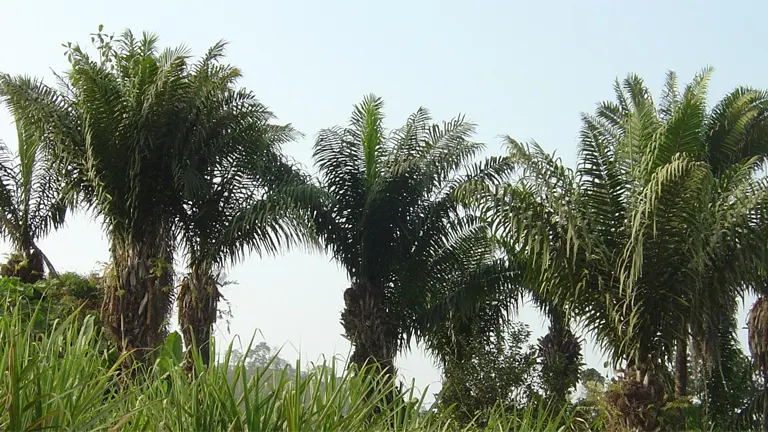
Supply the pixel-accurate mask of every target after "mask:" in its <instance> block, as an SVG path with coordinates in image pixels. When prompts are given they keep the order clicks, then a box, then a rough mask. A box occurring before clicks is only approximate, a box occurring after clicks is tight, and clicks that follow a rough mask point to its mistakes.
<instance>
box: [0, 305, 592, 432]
mask: <svg viewBox="0 0 768 432" xmlns="http://www.w3.org/2000/svg"><path fill="white" fill-rule="evenodd" d="M13 309H15V310H14V311H11V312H8V310H9V309H8V308H6V313H4V314H3V315H2V316H0V371H2V374H0V430H11V431H30V430H41V429H55V430H72V431H82V430H89V431H90V430H107V431H121V430H126V431H192V430H208V431H339V430H343V431H415V432H419V431H435V432H437V431H474V430H478V429H479V427H478V426H477V425H461V426H460V425H457V424H456V423H454V422H453V421H452V420H451V417H450V410H448V411H447V412H441V413H440V414H437V413H434V412H431V411H428V410H426V409H425V407H424V404H423V395H418V394H416V393H415V392H414V391H413V390H410V391H408V392H406V395H405V397H403V398H395V400H393V401H390V400H391V399H392V398H388V397H387V395H388V394H389V393H388V392H389V391H391V390H392V389H391V388H388V387H382V386H377V385H375V383H376V382H377V381H376V380H375V379H373V378H372V377H371V376H370V375H369V374H353V373H350V372H347V371H344V368H343V364H341V363H340V362H339V361H337V360H331V361H329V362H327V363H325V364H323V365H321V366H320V367H315V368H312V369H309V370H302V369H301V367H300V364H299V363H297V365H296V367H295V368H286V369H283V370H279V371H276V370H275V369H270V368H263V369H259V370H257V371H256V372H255V373H253V372H251V373H249V372H248V369H247V368H246V366H245V364H244V361H245V360H244V359H245V357H246V356H242V357H239V358H238V360H235V359H234V358H233V357H232V356H231V355H230V354H231V352H232V351H231V347H230V349H228V350H227V351H226V352H225V353H224V355H223V359H222V360H221V361H220V362H218V363H216V364H215V365H214V366H212V367H210V368H209V369H208V370H203V369H202V367H200V369H199V371H198V373H197V375H196V377H195V378H194V379H190V378H189V377H188V376H187V375H186V374H185V373H184V372H183V370H182V368H181V367H180V366H179V365H180V359H179V358H178V357H179V355H178V353H177V352H174V349H173V344H170V345H167V346H165V347H161V350H162V351H161V352H160V353H159V355H158V360H157V362H156V363H155V364H154V365H152V366H151V367H149V368H147V369H146V370H144V371H143V372H142V373H140V374H134V375H136V376H138V378H134V379H130V380H128V379H126V378H125V374H124V373H123V372H121V369H120V367H119V365H120V364H121V361H122V360H123V359H121V358H118V357H117V356H116V355H115V353H114V352H110V351H107V350H106V349H105V348H104V343H103V339H102V338H101V335H100V329H99V327H98V326H97V325H96V324H95V323H94V320H93V319H92V318H86V319H85V320H82V319H78V315H77V314H73V315H72V316H71V317H69V318H66V319H63V320H60V321H55V322H53V323H51V324H50V325H49V326H48V329H47V330H46V331H44V332H42V333H41V332H39V331H37V332H36V331H35V330H34V326H33V325H30V324H28V323H29V322H30V320H28V319H27V318H22V314H20V313H18V310H19V309H21V308H13ZM33 321H34V320H33ZM177 348H178V347H177ZM374 378H375V377H374ZM388 401H390V402H388ZM483 426H484V427H483V428H482V429H483V430H489V431H555V430H574V429H584V428H583V427H580V426H581V424H580V423H579V421H578V419H575V418H569V417H567V416H565V415H564V414H562V413H561V414H555V415H552V414H551V413H549V412H547V411H546V410H544V409H538V408H530V409H527V410H524V411H520V412H513V413H503V412H501V411H499V412H498V413H493V414H492V415H491V416H490V420H489V421H488V422H487V424H486V425H483Z"/></svg>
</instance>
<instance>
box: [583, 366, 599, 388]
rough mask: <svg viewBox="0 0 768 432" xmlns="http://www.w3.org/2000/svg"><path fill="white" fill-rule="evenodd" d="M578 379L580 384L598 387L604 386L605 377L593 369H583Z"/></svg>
mask: <svg viewBox="0 0 768 432" xmlns="http://www.w3.org/2000/svg"><path fill="white" fill-rule="evenodd" d="M579 379H580V380H581V382H582V383H588V382H594V383H598V384H600V385H603V384H605V377H604V376H603V374H601V373H600V372H599V371H598V370H597V369H595V368H587V369H584V370H583V371H582V372H581V376H580V377H579Z"/></svg>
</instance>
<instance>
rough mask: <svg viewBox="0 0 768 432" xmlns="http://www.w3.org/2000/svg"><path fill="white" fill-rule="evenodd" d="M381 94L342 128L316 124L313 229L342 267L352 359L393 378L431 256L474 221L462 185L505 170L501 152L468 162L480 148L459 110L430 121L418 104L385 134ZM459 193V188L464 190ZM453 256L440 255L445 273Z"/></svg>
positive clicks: (365, 101) (357, 110) (344, 316)
mask: <svg viewBox="0 0 768 432" xmlns="http://www.w3.org/2000/svg"><path fill="white" fill-rule="evenodd" d="M383 122H384V115H383V102H382V100H381V99H379V98H377V97H375V96H372V95H371V96H367V97H365V98H364V99H363V101H362V103H360V104H358V105H356V106H355V109H354V112H353V114H352V119H351V121H350V124H349V126H348V127H347V128H339V127H336V128H331V129H325V130H323V131H321V132H320V133H319V135H318V138H317V141H316V143H315V146H314V160H315V163H316V166H317V168H318V170H319V175H320V180H321V185H322V187H323V188H324V189H325V191H326V192H327V195H328V200H329V204H328V207H327V209H326V210H325V211H324V212H323V213H322V214H320V215H319V216H318V217H317V231H318V234H319V235H320V238H321V239H322V241H323V243H324V244H325V246H326V248H327V249H329V250H330V251H331V252H332V254H333V257H334V259H335V260H336V261H337V262H339V263H340V264H341V265H342V266H343V267H344V269H345V270H346V271H347V275H348V277H349V279H350V282H351V287H350V288H348V289H347V290H346V291H345V292H344V303H345V308H344V311H343V313H342V316H341V323H342V325H343V327H344V331H345V335H346V337H347V338H348V339H349V340H350V341H351V342H352V344H353V346H354V352H353V354H352V357H351V359H350V363H351V364H354V365H356V366H358V367H360V366H363V365H364V364H365V363H366V362H368V361H371V360H372V361H373V362H374V363H375V364H376V365H377V367H379V368H380V369H381V370H383V371H385V372H384V373H386V374H388V375H389V376H394V374H395V370H394V364H393V363H394V359H395V356H396V354H397V352H398V351H399V349H400V348H402V347H403V346H404V344H405V343H406V342H407V340H408V338H409V335H410V334H412V333H413V324H412V323H413V322H414V320H415V319H416V318H414V317H415V315H414V311H415V310H416V309H418V307H419V305H421V304H422V302H423V299H424V295H425V294H424V293H425V290H426V288H427V287H429V286H430V284H429V283H426V281H425V279H426V278H427V275H428V274H429V272H427V271H425V270H424V269H426V268H428V267H429V263H430V262H431V258H432V257H434V256H435V255H436V254H437V250H439V248H440V247H441V245H444V244H445V242H446V239H449V238H451V237H452V236H455V234H456V233H460V232H461V231H462V230H463V229H465V227H466V226H468V225H471V224H472V223H473V219H472V218H471V217H468V216H466V215H464V214H461V212H460V208H461V206H460V204H459V200H458V196H459V195H460V194H459V192H460V191H461V190H462V188H467V187H469V186H471V185H474V184H475V183H478V182H479V180H484V179H486V178H498V177H499V176H500V175H503V173H504V172H505V171H506V169H507V168H506V167H505V166H504V164H503V163H501V161H500V160H497V159H493V160H489V161H488V162H486V164H485V165H483V166H477V167H474V168H473V169H470V170H468V171H467V172H466V173H465V174H463V173H461V171H462V170H464V169H466V168H468V164H469V162H470V161H471V160H472V158H473V157H474V156H475V155H477V154H478V152H479V151H481V149H482V148H483V146H482V145H481V144H478V143H474V142H472V141H470V139H469V138H470V137H471V135H472V133H473V132H474V125H473V124H471V123H468V122H466V121H465V120H464V118H463V117H458V118H456V119H453V120H451V121H449V122H445V123H444V124H443V125H442V127H441V126H439V125H433V124H431V118H430V117H429V114H428V112H427V111H426V110H425V109H419V110H418V111H417V112H416V113H414V114H413V115H411V116H410V117H409V118H408V120H407V122H406V124H405V126H403V127H401V128H399V129H396V130H394V131H392V132H391V133H387V131H386V130H385V128H384V125H383ZM465 192H466V191H465ZM460 264H461V261H460V260H446V261H445V262H443V263H442V264H441V265H442V269H443V271H444V272H445V273H451V271H452V269H455V268H456V266H458V265H460Z"/></svg>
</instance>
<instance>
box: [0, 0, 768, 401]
mask: <svg viewBox="0 0 768 432" xmlns="http://www.w3.org/2000/svg"><path fill="white" fill-rule="evenodd" d="M766 13H768V3H765V2H759V1H731V2H725V1H675V0H666V1H656V0H653V1H642V2H640V1H636V2H629V1H618V0H617V1H596V0H582V1H578V2H577V1H541V2H533V1H530V2H521V1H490V0H480V1H477V2H474V3H472V2H459V1H454V0H449V1H442V2H440V1H416V0H412V1H401V0H391V1H387V2H376V3H374V2H365V1H357V2H353V1H332V0H326V1H322V2H320V1H318V2H312V1H284V2H277V1H269V2H265V1H251V2H236V1H220V2H217V3H215V2H202V1H184V2H182V1H160V0H156V1H146V0H138V1H131V2H122V3H112V4H110V3H107V2H104V1H98V2H97V1H66V2H65V1H52V0H47V1H42V0H41V1H35V2H32V1H26V2H25V1H10V0H3V1H2V2H0V41H2V43H0V71H3V72H8V73H25V74H31V75H36V76H43V77H45V78H50V76H51V74H50V72H49V69H50V68H53V69H54V70H59V71H60V70H62V69H64V68H65V67H66V61H65V58H64V55H63V53H64V49H63V48H62V47H61V43H63V42H66V41H79V42H83V43H87V42H88V41H89V36H88V35H89V33H91V32H93V31H95V30H96V28H97V26H98V25H99V24H104V25H105V30H107V31H109V32H117V33H119V32H120V31H122V30H123V29H124V28H131V29H132V30H134V31H135V32H139V31H142V30H149V31H153V32H156V33H158V34H159V36H160V38H161V43H162V44H163V45H176V44H179V43H185V44H186V45H188V46H189V47H190V48H191V49H192V50H193V52H194V53H196V54H199V53H202V52H203V51H204V50H205V49H206V48H207V47H208V46H210V45H211V44H212V43H214V42H215V41H217V40H219V39H226V40H228V41H229V42H230V43H231V45H230V47H229V52H228V53H229V60H230V62H232V63H234V64H236V65H237V66H239V67H240V68H241V69H242V70H243V72H244V74H245V79H244V80H243V81H242V84H243V85H245V86H246V87H248V88H250V89H252V90H254V91H255V92H256V94H257V95H258V96H259V98H260V99H261V100H262V101H263V102H264V103H265V104H267V105H268V106H270V107H271V108H272V109H273V111H274V112H275V113H276V114H277V115H278V117H279V118H280V120H281V121H285V122H291V123H293V124H294V125H295V126H296V127H297V128H298V129H299V130H301V131H302V132H304V133H305V134H306V139H303V140H300V141H299V142H297V143H294V144H292V145H290V146H287V147H286V148H285V150H286V152H287V153H288V154H290V155H292V156H293V157H295V158H296V159H298V160H299V161H301V162H303V163H304V164H306V165H310V164H311V160H310V154H311V143H312V139H313V138H314V135H315V134H316V133H317V131H318V130H319V129H321V128H323V127H327V126H332V125H336V124H343V123H345V122H346V121H347V118H348V116H349V113H350V110H351V108H352V105H353V104H354V103H356V102H358V101H359V100H360V99H361V98H362V96H363V95H364V94H366V93H370V92H373V93H376V94H378V95H380V96H382V97H383V98H384V99H385V101H386V104H387V114H388V119H389V125H391V126H397V125H400V124H401V123H402V122H403V121H404V120H405V118H406V117H407V115H408V114H409V113H410V112H412V111H414V110H415V109H417V108H418V107H419V106H425V107H427V108H429V109H430V110H431V111H432V113H433V115H434V117H435V119H437V120H443V119H447V118H450V117H452V116H454V115H455V114H457V113H459V112H462V113H466V114H467V116H468V118H470V119H471V120H473V121H475V122H477V123H478V124H479V127H478V135H477V139H478V140H481V141H484V142H487V143H488V148H489V154H494V153H496V154H498V153H499V151H500V144H499V143H500V140H499V135H503V134H509V135H511V136H513V137H515V138H517V139H522V140H527V139H535V140H536V141H538V142H539V143H540V144H541V145H542V146H544V147H545V148H546V149H548V150H555V149H557V151H558V154H559V155H560V156H562V157H563V159H564V160H565V162H566V163H568V164H569V165H572V164H573V163H574V161H575V153H576V137H577V133H578V127H579V112H581V111H591V110H592V107H593V106H594V104H595V103H596V102H598V101H601V100H604V99H609V98H611V97H612V89H611V86H612V82H613V79H614V78H615V77H617V76H620V77H623V76H624V75H626V74H627V73H628V72H636V73H638V74H640V75H641V76H643V77H645V78H646V80H647V82H648V83H649V84H650V85H651V86H652V87H653V88H654V89H659V86H660V83H661V81H662V79H663V77H664V73H665V72H666V71H667V70H668V69H672V70H675V71H677V72H678V73H679V74H680V76H681V80H682V81H684V82H685V81H687V80H689V79H690V77H692V75H693V74H694V73H695V72H696V71H698V70H699V69H701V68H702V67H703V66H706V65H712V66H714V67H715V68H716V70H715V75H714V79H713V81H712V85H711V96H712V98H713V99H715V98H720V97H721V96H722V95H723V94H724V93H725V92H726V91H727V90H728V89H730V88H732V87H734V86H736V85H751V86H754V87H761V88H768V75H766V65H768V61H767V60H765V53H764V49H763V48H764V41H763V39H764V37H763V35H762V32H761V31H760V30H761V29H763V28H764V22H763V21H764V17H765V16H766ZM2 115H3V117H2V118H0V139H4V140H5V141H6V142H8V143H9V144H11V145H13V144H14V137H15V134H14V132H13V129H12V127H11V123H10V119H9V118H8V116H7V114H6V113H5V112H3V114H2ZM42 246H43V247H44V250H45V251H46V253H47V254H48V255H49V257H50V258H51V259H52V260H53V262H54V263H55V264H56V265H57V267H58V268H59V269H62V270H66V269H74V270H78V271H88V270H91V269H93V268H94V266H95V264H94V263H95V262H96V261H106V260H107V258H108V253H107V243H106V240H105V238H104V237H103V235H102V234H101V230H100V226H99V224H98V223H95V222H91V221H90V220H89V219H87V218H85V217H75V218H72V219H70V222H69V226H68V227H67V228H66V229H64V230H62V231H60V232H58V233H55V234H53V235H52V236H50V237H49V238H48V239H47V240H45V241H43V242H42ZM5 251H7V248H0V252H5ZM230 276H231V278H232V279H234V280H236V281H237V282H238V283H239V285H236V286H232V287H230V288H229V289H228V290H227V291H226V292H225V294H226V295H227V297H228V298H229V300H230V301H231V302H232V303H233V305H234V314H235V317H234V320H233V322H232V328H231V330H232V334H239V335H241V336H243V337H245V338H248V337H250V335H251V334H252V333H253V332H254V330H256V329H260V330H261V331H262V333H263V334H264V336H265V337H266V339H267V341H268V342H269V343H270V344H272V345H280V344H282V343H284V342H286V341H290V342H291V343H292V344H293V345H295V346H296V347H297V348H299V347H300V349H301V352H302V353H303V358H304V359H307V360H314V359H316V358H318V356H319V355H321V354H327V355H330V354H333V353H334V352H336V353H341V354H346V353H347V350H348V343H346V341H345V340H344V339H343V338H342V337H341V336H340V333H341V332H342V328H341V326H340V325H339V322H338V321H339V312H340V310H341V308H342V292H343V290H344V289H345V288H346V286H347V281H346V277H345V274H344V273H343V272H342V271H341V270H339V269H338V268H337V267H336V266H335V265H334V264H332V263H330V262H329V260H328V258H327V257H324V256H318V255H314V256H311V255H308V254H305V253H303V252H300V251H295V252H291V253H287V254H285V255H284V256H281V257H278V258H269V259H259V258H258V257H255V256H254V257H251V258H249V259H248V260H246V261H245V262H244V263H242V264H240V265H238V266H236V267H235V268H233V269H231V271H230ZM521 318H522V319H523V320H524V321H526V322H528V323H529V324H531V325H532V329H533V331H534V335H535V336H540V335H541V334H543V332H544V329H543V328H542V324H543V322H542V320H541V319H540V317H539V316H538V314H537V313H536V312H535V311H534V310H532V309H528V308H526V309H524V310H523V311H522V313H521ZM741 322H742V323H743V314H742V321H741ZM222 329H223V327H222ZM225 337H226V338H227V339H229V338H231V337H232V336H231V335H226V336H225ZM285 357H286V358H289V359H292V358H295V357H296V354H295V351H294V350H292V349H290V348H287V349H286V350H285ZM587 361H588V363H590V365H592V366H598V365H599V364H600V363H601V362H600V361H599V355H598V354H597V353H594V352H592V351H591V349H590V350H588V352H587ZM398 365H399V366H400V368H401V372H402V373H403V375H405V376H406V377H408V378H411V377H415V378H416V379H417V383H418V384H419V385H420V386H424V385H427V384H432V387H431V388H432V389H434V390H436V389H437V386H436V385H435V383H436V382H437V381H438V380H439V373H438V372H437V371H436V370H435V368H434V367H433V366H432V362H431V360H429V359H427V358H426V357H425V356H424V355H423V354H422V353H420V352H418V351H415V352H414V353H413V354H411V355H410V356H408V357H407V358H405V359H401V360H400V361H399V363H398Z"/></svg>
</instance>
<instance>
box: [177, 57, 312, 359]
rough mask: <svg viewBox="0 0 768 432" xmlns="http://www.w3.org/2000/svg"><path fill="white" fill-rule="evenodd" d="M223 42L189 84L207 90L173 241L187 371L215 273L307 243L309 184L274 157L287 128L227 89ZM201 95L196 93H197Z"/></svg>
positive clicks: (288, 136)
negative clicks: (183, 264)
mask: <svg viewBox="0 0 768 432" xmlns="http://www.w3.org/2000/svg"><path fill="white" fill-rule="evenodd" d="M224 48H225V44H224V43H219V44H216V45H215V46H213V47H212V48H211V49H210V50H209V52H208V53H207V54H206V55H205V56H204V57H203V58H202V59H201V60H200V61H199V62H197V64H196V65H195V67H194V71H195V77H194V80H193V82H194V83H195V85H198V86H200V87H201V88H205V89H211V91H209V92H208V93H207V98H205V99H201V100H200V102H199V106H198V113H199V114H197V115H198V116H199V117H203V118H206V119H208V120H207V122H206V124H204V125H203V126H207V127H208V129H207V130H205V131H204V132H203V133H200V134H199V136H200V137H202V138H201V139H200V140H196V139H192V140H190V142H189V143H188V154H189V156H188V157H187V158H186V160H188V161H190V162H189V165H190V167H191V168H190V170H189V171H187V175H186V177H185V182H184V186H185V187H184V209H185V211H184V212H183V213H182V214H181V215H180V226H181V236H180V239H181V241H182V244H183V246H184V249H185V251H186V253H187V259H188V272H187V274H186V275H185V276H184V278H183V279H182V281H181V285H180V287H179V291H178V298H177V304H178V311H179V325H180V327H181V329H182V333H183V336H184V341H185V344H186V345H187V347H188V351H187V366H188V367H191V366H192V362H191V360H193V358H194V356H193V353H194V352H195V350H196V351H197V352H198V353H199V354H200V355H199V358H200V359H201V361H202V362H203V364H205V365H207V364H208V360H209V355H208V354H209V350H208V343H209V340H210V338H211V330H212V326H213V324H214V323H215V321H216V318H217V314H218V308H217V304H218V300H219V297H220V292H219V287H220V286H221V283H222V280H221V275H222V270H223V268H224V266H225V265H226V264H227V263H230V262H236V261H238V260H239V259H240V258H242V257H243V256H244V255H245V253H247V252H249V251H255V252H257V253H258V254H259V255H261V254H263V253H269V254H274V253H277V252H278V250H279V249H280V248H281V247H286V246H290V245H291V244H292V243H294V242H295V241H297V240H301V241H305V240H308V239H309V237H310V236H309V233H310V230H309V226H310V224H309V217H308V215H305V214H302V212H300V211H299V208H300V206H301V205H304V204H306V205H311V201H308V200H305V198H308V199H309V200H311V199H312V194H313V193H314V192H313V188H312V186H311V185H310V184H309V180H308V179H307V178H305V177H306V176H304V175H303V174H302V173H301V172H300V171H298V170H297V169H295V168H294V167H293V166H292V165H291V164H290V163H289V161H287V160H286V159H285V157H284V156H283V155H282V154H281V150H280V146H281V144H283V143H285V142H289V141H291V140H292V139H293V138H294V137H295V136H296V133H295V131H294V130H293V129H292V128H291V127H290V126H277V125H273V124H270V121H271V120H273V118H274V116H273V115H272V113H270V112H269V111H268V110H267V109H266V107H264V106H263V105H262V104H261V103H259V102H258V101H257V100H256V98H255V97H254V96H253V94H251V93H250V92H243V91H239V90H237V89H235V88H233V84H234V83H235V82H236V79H237V78H238V77H239V76H240V73H239V71H237V69H235V68H233V67H231V66H228V65H222V64H221V63H220V60H221V59H222V58H223V55H224ZM201 93H202V92H201Z"/></svg>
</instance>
